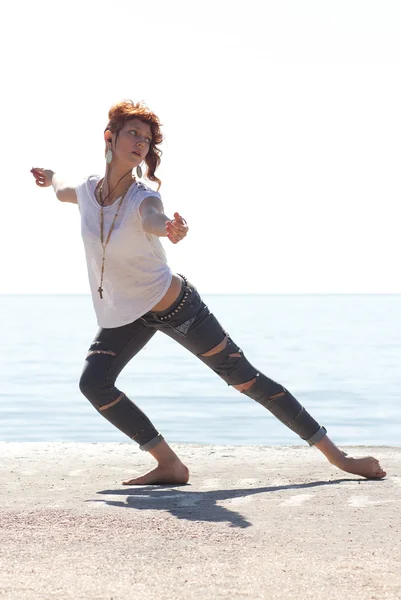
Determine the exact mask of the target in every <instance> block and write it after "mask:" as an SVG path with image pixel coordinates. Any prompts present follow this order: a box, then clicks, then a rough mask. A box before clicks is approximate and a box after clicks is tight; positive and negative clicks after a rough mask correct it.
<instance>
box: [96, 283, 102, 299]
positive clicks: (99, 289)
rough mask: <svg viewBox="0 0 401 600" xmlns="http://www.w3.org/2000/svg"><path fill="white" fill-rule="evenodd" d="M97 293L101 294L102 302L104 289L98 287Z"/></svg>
mask: <svg viewBox="0 0 401 600" xmlns="http://www.w3.org/2000/svg"><path fill="white" fill-rule="evenodd" d="M97 291H98V292H99V296H100V300H103V288H102V286H100V287H98V288H97Z"/></svg>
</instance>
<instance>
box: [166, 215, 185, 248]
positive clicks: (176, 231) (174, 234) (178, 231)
mask: <svg viewBox="0 0 401 600" xmlns="http://www.w3.org/2000/svg"><path fill="white" fill-rule="evenodd" d="M166 232H167V237H168V239H169V240H170V242H172V243H173V244H177V243H178V242H180V241H181V240H182V239H184V237H185V236H186V235H187V233H188V225H187V222H186V220H185V219H184V218H183V217H181V215H180V214H179V213H178V212H176V213H174V219H173V220H172V221H167V223H166Z"/></svg>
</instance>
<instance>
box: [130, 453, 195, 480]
mask: <svg viewBox="0 0 401 600" xmlns="http://www.w3.org/2000/svg"><path fill="white" fill-rule="evenodd" d="M188 479H189V471H188V469H187V467H186V466H185V465H184V464H183V463H182V462H181V461H180V460H179V459H177V460H176V461H174V462H172V463H170V464H168V465H166V466H161V465H159V466H157V467H156V469H153V470H152V471H149V473H146V475H142V476H141V477H135V478H134V479H130V480H127V481H123V485H163V484H169V483H188Z"/></svg>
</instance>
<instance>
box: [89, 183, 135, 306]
mask: <svg viewBox="0 0 401 600" xmlns="http://www.w3.org/2000/svg"><path fill="white" fill-rule="evenodd" d="M133 181H135V178H133ZM131 185H132V181H131V183H130V184H129V186H128V187H127V189H126V190H125V192H124V194H123V195H122V196H121V198H120V200H119V202H118V205H117V210H116V213H115V215H114V219H113V222H112V224H111V226H110V229H109V233H108V234H107V238H106V241H104V233H103V229H104V214H103V204H104V200H102V195H103V182H102V185H101V186H100V187H99V199H100V243H101V244H102V248H103V256H102V270H101V275H100V285H99V287H98V289H97V291H98V292H99V296H100V299H101V300H103V276H104V263H105V260H106V247H107V244H108V243H109V241H110V238H111V234H112V232H113V229H114V225H115V222H116V219H117V217H118V213H119V211H120V208H121V205H122V203H123V201H124V198H125V196H126V195H127V192H128V190H129V188H130V187H131Z"/></svg>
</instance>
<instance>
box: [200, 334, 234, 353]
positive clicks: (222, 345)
mask: <svg viewBox="0 0 401 600" xmlns="http://www.w3.org/2000/svg"><path fill="white" fill-rule="evenodd" d="M227 344H228V335H226V336H225V337H224V339H223V340H222V341H221V342H220V344H217V346H215V347H214V348H212V349H211V350H209V351H208V352H204V353H203V354H199V356H214V354H218V353H219V352H222V351H223V350H224V349H225V348H226V346H227Z"/></svg>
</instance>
